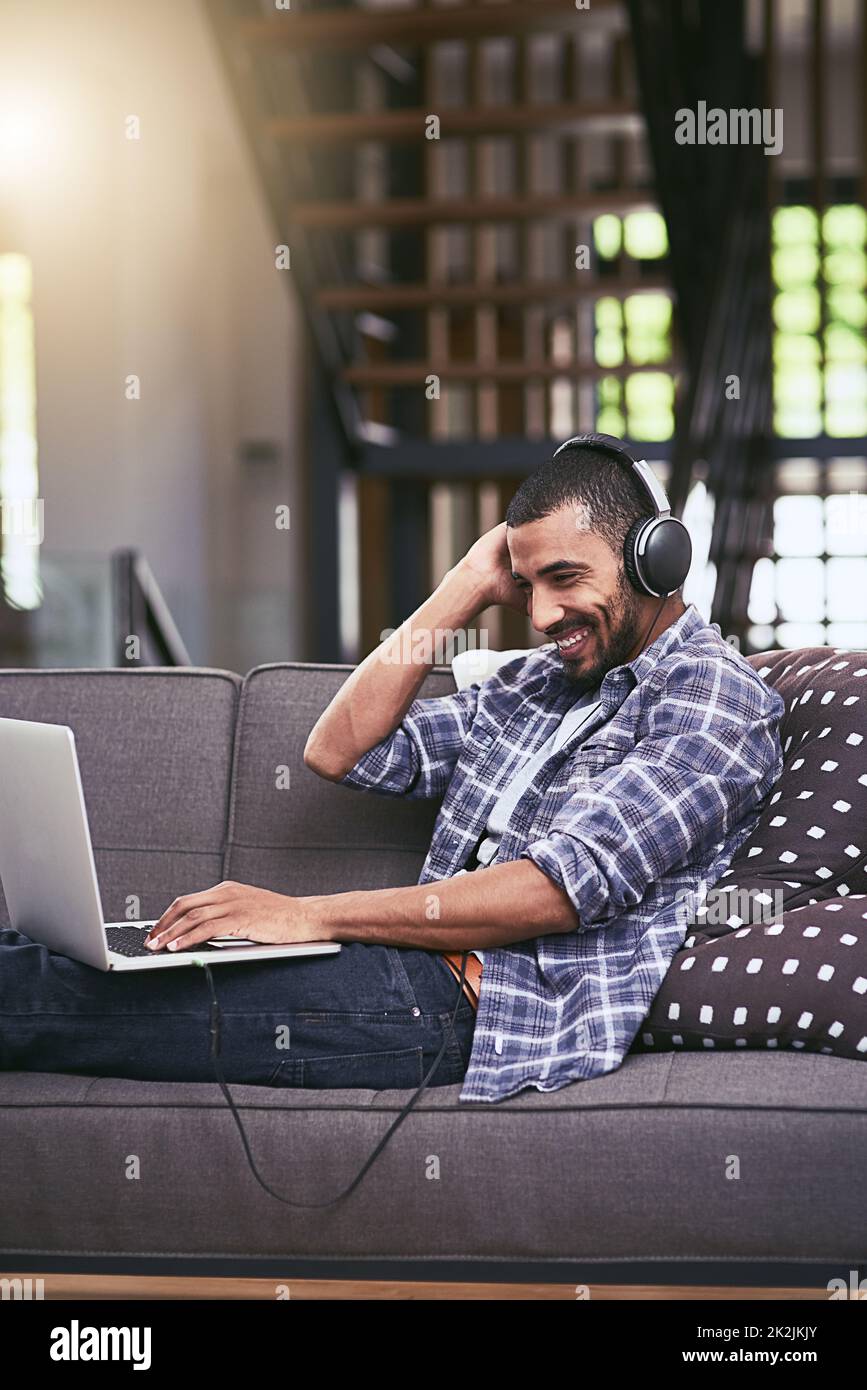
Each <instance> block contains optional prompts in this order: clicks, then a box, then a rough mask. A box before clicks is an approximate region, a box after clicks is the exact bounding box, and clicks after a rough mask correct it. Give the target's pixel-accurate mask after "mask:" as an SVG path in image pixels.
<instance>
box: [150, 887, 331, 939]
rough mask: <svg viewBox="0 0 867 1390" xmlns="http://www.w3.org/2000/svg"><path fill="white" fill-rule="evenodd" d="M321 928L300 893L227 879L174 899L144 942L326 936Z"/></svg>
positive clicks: (325, 937)
mask: <svg viewBox="0 0 867 1390" xmlns="http://www.w3.org/2000/svg"><path fill="white" fill-rule="evenodd" d="M325 931H326V929H325V928H323V926H322V924H321V923H316V922H315V921H314V920H313V918H312V915H311V914H310V913H309V912H307V911H305V910H304V900H303V899H302V898H292V897H288V896H287V895H286V894H283V893H272V892H271V891H270V890H269V889H267V888H255V887H254V886H253V885H252V884H249V883H233V882H231V881H229V882H225V883H217V884H215V886H214V887H213V888H206V889H204V891H203V892H201V893H187V894H185V895H184V896H183V897H181V898H175V900H174V902H173V903H172V904H171V906H170V907H168V908H166V911H165V912H164V913H163V915H162V917H160V919H159V921H158V922H156V923H155V924H154V925H153V926H152V927H151V929H150V931H149V932H148V933H147V935H146V937H145V945H146V946H148V947H149V948H150V949H151V950H162V949H163V948H166V949H168V950H169V951H183V950H186V949H187V948H188V947H190V946H199V945H201V943H202V942H204V941H208V940H210V938H211V937H232V936H235V937H239V938H240V939H241V940H243V941H259V942H271V943H283V942H287V941H326V940H328V939H329V938H328V937H327V935H326V934H325Z"/></svg>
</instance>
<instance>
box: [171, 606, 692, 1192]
mask: <svg viewBox="0 0 867 1390" xmlns="http://www.w3.org/2000/svg"><path fill="white" fill-rule="evenodd" d="M667 598H668V595H667V594H665V595H663V598H662V602H661V603H660V605H659V608H658V609H657V611H656V613H655V615H654V617H653V619H652V620H651V623H650V627H649V628H648V629H647V631H646V633H645V634H644V641H643V642H642V644H641V647H640V649H639V650H640V651H643V650H644V646H645V643H646V642H647V638H648V637H649V635H650V633H651V632H652V630H653V628H654V625H655V624H656V622H657V621H658V619H659V615H660V613H661V612H662V610H663V607H664V606H665V601H666V599H667ZM469 954H470V953H469V951H463V952H462V954H461V975H460V981H459V983H458V999H457V1003H456V1004H455V1008H454V1013H453V1014H452V1017H451V1021H450V1024H449V1027H450V1028H452V1029H454V1027H455V1024H456V1022H457V1016H458V1009H459V1008H460V1005H461V1000H462V999H463V998H464V982H465V980H466V970H467V957H468V955H469ZM196 965H198V966H201V968H202V969H203V970H204V972H205V979H206V980H207V982H208V989H209V991H210V995H211V1013H210V1038H211V1062H212V1064H213V1068H214V1074H215V1075H216V1078H217V1084H218V1085H219V1087H220V1090H221V1091H222V1093H223V1096H224V1098H225V1100H226V1102H227V1104H228V1106H229V1109H230V1111H231V1113H232V1118H233V1119H234V1121H235V1124H236V1126H237V1128H238V1133H239V1134H240V1136H241V1143H242V1144H243V1146H244V1153H245V1154H246V1157H247V1163H248V1165H249V1167H250V1171H251V1172H252V1174H253V1176H254V1178H255V1179H256V1181H257V1183H258V1184H259V1186H260V1187H261V1188H263V1190H264V1191H265V1192H267V1193H268V1195H269V1196H271V1197H273V1198H275V1200H276V1201H278V1202H283V1203H284V1205H285V1206H289V1207H303V1208H307V1209H310V1208H313V1209H316V1208H321V1207H332V1206H334V1203H335V1202H339V1201H340V1200H341V1198H343V1197H348V1196H349V1194H350V1192H353V1191H354V1190H355V1188H356V1187H357V1186H358V1184H359V1183H360V1182H361V1179H362V1178H363V1177H364V1175H365V1173H366V1172H367V1170H368V1169H369V1168H370V1167H371V1165H372V1164H373V1163H374V1162H375V1160H376V1159H377V1158H378V1157H379V1155H380V1154H381V1153H382V1151H383V1149H384V1148H385V1146H386V1144H387V1143H388V1141H389V1139H390V1138H391V1136H392V1135H393V1134H394V1133H395V1131H396V1130H397V1129H398V1128H399V1126H400V1125H402V1124H403V1122H404V1120H405V1119H406V1117H407V1115H408V1114H409V1112H410V1111H411V1110H412V1108H413V1106H414V1105H415V1104H416V1103H417V1102H418V1100H419V1099H420V1098H421V1095H422V1093H423V1092H424V1091H425V1090H426V1089H427V1087H428V1085H429V1083H430V1079H431V1077H432V1076H433V1075H434V1072H435V1071H436V1069H437V1067H438V1066H439V1064H440V1062H441V1061H442V1059H443V1057H444V1055H445V1050H446V1047H447V1046H448V1042H449V1037H448V1034H447V1033H446V1034H445V1035H444V1037H443V1043H442V1047H441V1048H440V1050H439V1052H438V1053H437V1055H436V1057H435V1058H434V1061H433V1064H432V1066H431V1068H430V1071H429V1072H428V1073H427V1075H426V1076H425V1077H424V1078H423V1080H422V1082H421V1084H420V1085H419V1086H418V1088H417V1089H416V1091H415V1093H414V1094H413V1095H412V1096H411V1097H410V1099H409V1100H408V1101H407V1103H406V1105H405V1106H404V1107H403V1109H402V1110H401V1112H400V1114H399V1115H398V1117H397V1119H396V1120H395V1121H394V1124H392V1125H391V1126H390V1127H389V1128H388V1129H387V1130H386V1131H385V1134H384V1135H383V1136H382V1138H381V1139H380V1141H379V1143H378V1144H377V1145H376V1147H375V1148H374V1150H373V1152H372V1153H371V1154H370V1156H369V1158H367V1159H366V1160H365V1162H364V1164H363V1165H362V1167H361V1168H360V1169H359V1170H358V1172H357V1173H356V1175H355V1177H354V1178H353V1179H352V1181H351V1182H350V1183H349V1184H348V1185H347V1186H346V1187H344V1188H343V1189H342V1190H341V1191H340V1192H338V1193H337V1196H336V1197H329V1198H328V1199H327V1200H326V1201H322V1202H298V1201H293V1200H292V1199H291V1198H290V1197H282V1196H281V1195H280V1193H279V1192H275V1191H274V1189H273V1187H271V1186H270V1185H269V1184H268V1183H267V1182H266V1181H265V1179H264V1178H263V1177H262V1175H261V1173H260V1172H259V1169H258V1168H257V1167H256V1163H255V1160H254V1158H253V1154H252V1152H251V1150H250V1144H249V1141H248V1139H247V1134H246V1131H245V1129H244V1126H243V1124H242V1123H241V1117H240V1115H239V1114H238V1110H237V1107H236V1106H235V1102H234V1100H233V1099H232V1093H231V1091H230V1090H229V1087H228V1085H227V1083H226V1078H225V1076H224V1075H223V1068H222V1066H221V1065H220V1005H219V1002H218V1000H217V991H216V990H215V988H214V979H213V976H212V974H211V967H210V965H209V964H208V962H207V961H203V960H202V961H196Z"/></svg>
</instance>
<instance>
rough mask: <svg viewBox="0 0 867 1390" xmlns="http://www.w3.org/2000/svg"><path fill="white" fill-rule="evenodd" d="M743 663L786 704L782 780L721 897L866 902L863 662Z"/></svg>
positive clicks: (831, 658) (805, 657) (866, 663)
mask: <svg viewBox="0 0 867 1390" xmlns="http://www.w3.org/2000/svg"><path fill="white" fill-rule="evenodd" d="M748 660H749V661H750V663H751V665H752V666H754V667H755V669H756V670H757V671H758V672H759V674H760V675H761V676H762V677H763V678H764V679H765V680H766V681H767V682H768V684H769V685H773V686H774V687H775V688H776V689H777V690H779V692H780V694H781V695H782V696H783V699H784V700H785V704H786V709H785V713H784V715H783V718H782V720H781V723H780V739H781V742H782V747H783V772H782V775H781V777H780V779H779V781H778V782H777V784H776V786H775V787H774V789H773V791H772V793H771V796H770V798H769V800H768V804H767V806H766V807H765V809H764V811H763V812H762V815H761V817H760V819H759V821H758V823H757V825H756V827H755V829H754V830H753V832H752V834H751V835H750V837H749V839H747V840H746V841H745V842H744V844H743V845H742V846H741V847H740V849H739V850H738V852H737V854H736V855H735V857H734V859H733V860H732V862H731V865H730V866H729V868H728V869H727V870H726V872H725V873H724V874H723V875H722V877H721V879H720V880H719V886H720V889H722V887H723V885H728V886H729V887H730V888H731V889H734V888H739V889H744V890H749V891H752V890H753V889H754V888H755V889H757V890H759V889H762V888H766V889H769V890H771V889H773V890H779V892H780V895H781V901H782V907H783V910H788V909H789V908H792V907H801V906H804V905H806V904H809V903H811V902H817V901H821V899H823V898H831V897H839V896H843V897H845V896H846V895H847V894H849V893H853V894H854V893H864V892H867V652H864V651H847V650H834V649H832V648H829V647H805V648H801V649H798V650H781V651H769V652H760V653H758V654H756V655H753V656H750V657H749V658H748ZM731 925H738V923H737V922H733V923H731Z"/></svg>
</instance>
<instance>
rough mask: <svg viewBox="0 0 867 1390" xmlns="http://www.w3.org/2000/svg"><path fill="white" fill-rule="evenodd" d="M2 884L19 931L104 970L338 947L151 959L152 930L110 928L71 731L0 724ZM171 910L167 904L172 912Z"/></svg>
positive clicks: (220, 943) (244, 948)
mask: <svg viewBox="0 0 867 1390" xmlns="http://www.w3.org/2000/svg"><path fill="white" fill-rule="evenodd" d="M0 879H2V881H3V892H4V894H5V896H6V905H7V907H8V909H9V920H10V922H11V924H12V926H13V927H14V928H15V930H16V931H20V932H21V933H22V934H23V935H24V936H29V937H30V939H31V940H32V941H37V942H39V943H40V944H41V945H43V946H47V947H48V949H49V950H50V951H56V952H58V953H59V954H60V955H64V956H71V957H72V959H73V960H80V961H84V963H85V964H86V965H93V966H95V967H96V969H97V970H165V969H171V968H172V967H173V966H179V965H198V964H200V963H201V962H203V961H205V960H207V962H208V964H209V965H214V964H221V963H223V962H224V961H225V962H227V963H228V962H230V961H240V960H277V959H280V958H282V957H283V956H318V955H333V954H334V953H335V952H337V951H339V950H340V944H339V942H332V941H309V942H306V941H302V942H296V943H291V944H286V945H273V944H268V943H262V942H257V941H246V942H244V941H239V939H238V938H237V937H219V936H214V937H212V938H211V940H210V941H208V942H205V943H201V944H199V945H197V946H191V947H189V948H188V949H185V950H180V951H171V952H168V951H151V950H149V949H148V947H147V946H145V944H144V937H145V935H146V933H147V932H148V931H149V929H150V928H151V927H152V926H153V921H150V922H105V921H104V919H103V913H102V904H101V902H100V896H99V884H98V883H97V878H96V865H95V863H94V858H93V847H92V845H91V842H90V830H89V828H88V823H87V810H86V808H85V805H84V793H83V791H82V786H81V774H80V772H79V768H78V757H77V756H76V752H75V737H74V735H73V732H72V730H71V729H70V728H68V727H67V726H66V725H65V724H35V723H30V722H29V721H27V720H24V719H0ZM166 906H168V904H166Z"/></svg>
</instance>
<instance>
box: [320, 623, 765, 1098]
mask: <svg viewBox="0 0 867 1390" xmlns="http://www.w3.org/2000/svg"><path fill="white" fill-rule="evenodd" d="M599 695H600V705H599V708H598V709H597V710H596V711H595V713H594V715H593V716H592V718H591V719H589V720H588V722H587V723H586V724H585V725H583V726H582V727H581V729H580V732H576V734H575V735H574V737H573V738H572V739H567V740H566V742H565V743H564V744H563V746H562V747H561V748H560V749H559V750H558V751H557V752H556V753H555V754H554V755H553V756H552V757H551V758H550V759H549V760H548V761H547V762H546V763H545V764H544V766H543V768H542V769H541V770H540V771H539V772H538V773H537V775H536V777H535V778H534V779H533V781H532V782H531V784H530V786H529V788H528V789H527V790H526V791H525V792H524V794H523V796H522V797H521V799H520V800H519V801H518V803H517V805H516V807H515V809H514V811H513V813H512V816H511V819H510V821H509V825H508V828H507V830H506V831H505V833H504V834H503V836H502V839H501V841H500V850H499V855H498V858H497V863H498V864H503V863H507V862H508V861H509V860H513V859H531V860H532V861H533V863H534V864H536V865H537V866H538V867H539V868H540V869H541V870H542V871H543V873H545V874H547V875H548V876H549V877H550V878H551V879H553V881H554V882H555V883H557V884H559V885H560V887H561V888H563V889H564V890H565V891H566V893H568V895H569V898H570V899H571V901H572V903H573V904H574V906H575V909H576V912H577V914H578V925H577V926H576V927H575V929H574V930H573V931H569V932H566V933H557V934H554V935H545V936H538V937H530V938H528V939H527V940H524V941H515V942H512V943H511V944H510V945H508V946H501V947H495V948H493V949H492V948H491V947H490V946H485V947H484V954H485V965H484V973H483V976H482V983H481V993H480V998H479V1009H478V1014H477V1018H476V1025H475V1033H474V1036H473V1046H472V1052H471V1055H470V1062H469V1066H468V1068H467V1072H466V1075H465V1077H464V1082H463V1087H462V1090H461V1093H460V1099H461V1100H462V1101H483V1100H487V1101H497V1100H503V1099H505V1097H507V1096H511V1095H514V1094H515V1093H516V1092H517V1091H521V1090H523V1089H524V1088H525V1087H528V1086H535V1087H536V1089H537V1090H539V1091H555V1090H558V1089H559V1088H560V1087H561V1086H565V1085H566V1084H567V1082H570V1081H576V1080H585V1079H587V1078H589V1077H594V1076H600V1075H602V1074H603V1073H605V1072H608V1071H613V1070H614V1069H615V1068H616V1067H618V1066H619V1065H620V1064H621V1062H622V1061H623V1058H624V1056H625V1054H626V1053H627V1052H628V1051H629V1048H630V1046H631V1045H632V1041H633V1039H634V1038H635V1035H636V1033H637V1032H638V1029H639V1027H640V1026H641V1023H642V1021H643V1019H644V1018H645V1017H646V1016H647V1013H648V1011H649V1009H650V1006H651V1004H652V1002H653V999H654V996H655V995H656V993H657V991H658V989H659V987H660V985H661V983H662V981H663V979H664V977H665V974H666V971H667V970H668V967H669V965H670V963H671V960H672V957H673V956H674V954H675V952H676V951H677V950H678V949H679V948H680V947H681V946H682V945H683V941H684V938H685V936H686V932H687V930H688V927H689V925H690V924H691V920H692V919H691V918H690V916H689V914H688V913H687V911H686V910H685V907H684V904H685V903H686V902H689V901H692V902H700V901H702V897H701V895H702V893H706V891H707V889H708V888H709V887H712V886H713V884H714V883H716V881H717V880H718V879H719V877H720V875H721V874H722V873H723V872H724V871H725V870H726V869H727V868H728V866H729V864H730V863H731V860H732V858H733V857H734V855H735V853H736V851H737V850H738V849H739V848H740V846H741V845H742V844H743V842H744V840H746V839H747V837H748V836H749V834H750V832H751V831H752V829H753V828H754V826H755V824H756V822H757V821H758V819H759V815H760V812H761V810H762V809H763V808H764V805H765V804H766V799H767V797H768V795H769V794H770V792H771V789H772V788H773V786H774V783H775V782H776V781H777V780H778V778H779V777H780V774H781V772H782V768H783V755H782V750H781V746H780V738H779V732H778V731H779V722H780V717H781V715H782V713H783V710H784V708H785V706H784V701H783V699H782V696H780V695H779V694H778V692H777V691H775V690H774V689H773V688H772V687H770V686H768V685H767V684H766V683H765V682H764V681H763V680H762V679H761V677H760V676H759V675H758V673H757V672H756V671H755V670H754V669H753V667H752V666H751V665H750V663H749V662H748V661H747V660H746V658H745V657H744V656H742V655H741V654H740V653H739V652H738V651H736V650H735V648H734V647H732V646H731V645H730V644H729V643H728V642H726V641H725V640H724V638H723V636H722V634H721V632H720V628H719V625H718V624H717V623H706V622H705V620H704V619H703V618H702V616H701V614H700V613H699V612H698V610H697V609H696V607H695V605H694V604H689V605H688V606H687V608H686V611H685V612H684V613H683V614H682V615H681V616H680V617H679V618H678V619H677V620H676V621H675V622H674V623H672V624H671V625H670V626H669V627H667V628H666V629H665V631H664V632H662V633H661V634H660V636H659V637H657V638H656V640H655V641H654V642H653V643H651V645H650V646H649V647H647V648H646V649H645V650H644V651H643V652H641V653H639V655H638V656H637V657H636V658H635V659H634V660H633V661H630V662H627V663H626V664H624V665H622V666H615V667H614V668H613V669H612V670H610V671H608V672H607V673H606V675H605V676H604V677H603V679H602V682H601V684H600V687H599ZM575 699H576V694H575V688H574V686H573V685H571V684H570V682H569V681H568V679H567V677H566V675H565V673H564V670H563V667H562V663H561V661H560V658H559V656H558V655H557V652H556V647H555V645H554V644H553V643H549V644H546V645H545V646H543V647H539V648H537V649H536V651H534V652H532V653H531V654H530V655H528V656H527V655H524V656H520V657H517V658H515V659H513V660H511V661H508V662H507V663H506V664H505V665H503V666H501V667H500V669H499V670H498V671H497V672H495V674H494V675H492V676H489V677H488V679H487V680H484V681H482V683H481V684H477V685H471V686H469V687H468V688H467V689H465V690H461V691H458V692H457V693H456V694H454V695H446V696H443V697H441V698H437V699H417V700H415V701H414V702H413V703H412V704H411V705H410V707H409V709H408V710H407V712H406V714H405V716H404V718H403V719H402V720H401V722H400V724H399V725H398V726H397V728H396V729H395V730H394V732H393V733H392V734H390V735H389V736H388V737H387V738H385V739H383V740H382V742H380V743H378V744H377V745H376V746H375V747H373V748H371V749H370V751H369V752H367V753H365V754H364V756H363V757H362V758H361V759H360V760H359V761H358V762H357V763H356V765H355V767H354V768H352V769H351V770H350V771H349V772H348V773H347V774H346V776H345V777H344V778H343V782H344V784H345V785H346V786H349V787H359V788H365V789H369V790H372V791H377V792H383V793H386V794H388V795H394V796H408V797H442V798H443V799H442V804H441V806H440V808H439V813H438V816H437V820H436V824H435V826H434V831H433V838H432V840H431V846H430V851H429V853H428V856H427V858H426V860H425V862H424V865H423V867H422V870H421V874H420V876H419V883H434V882H436V881H437V880H440V879H444V878H449V877H451V876H452V875H453V874H455V873H456V872H457V870H458V869H460V868H461V867H463V866H464V865H465V864H466V863H467V861H468V860H469V858H470V856H471V854H472V851H473V849H474V847H475V845H476V843H477V841H478V839H479V837H480V836H481V835H482V833H483V831H484V827H485V823H486V821H487V819H488V815H489V813H490V810H491V807H492V805H493V804H494V802H495V801H496V799H497V797H498V796H499V795H500V793H501V792H502V791H503V790H504V788H505V787H507V786H508V784H509V782H510V780H511V779H512V778H513V777H514V775H515V773H516V772H517V771H518V769H519V768H520V767H521V766H522V765H523V764H524V762H525V761H526V759H527V758H528V757H529V756H531V755H532V754H533V753H534V752H535V751H536V749H538V748H540V747H541V746H542V744H543V743H544V742H545V741H546V740H547V739H548V738H549V737H550V735H551V733H552V732H553V730H554V729H555V728H556V727H557V724H558V723H559V721H560V720H561V719H562V717H563V714H564V713H565V711H566V710H567V709H568V708H569V706H570V705H571V704H573V703H574V701H575ZM478 872H485V870H479V871H478ZM488 872H490V870H489V871H488ZM688 895H693V897H692V898H691V899H690V897H689V896H688ZM699 920H700V919H699ZM479 944H480V945H483V943H481V942H480V943H479Z"/></svg>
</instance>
